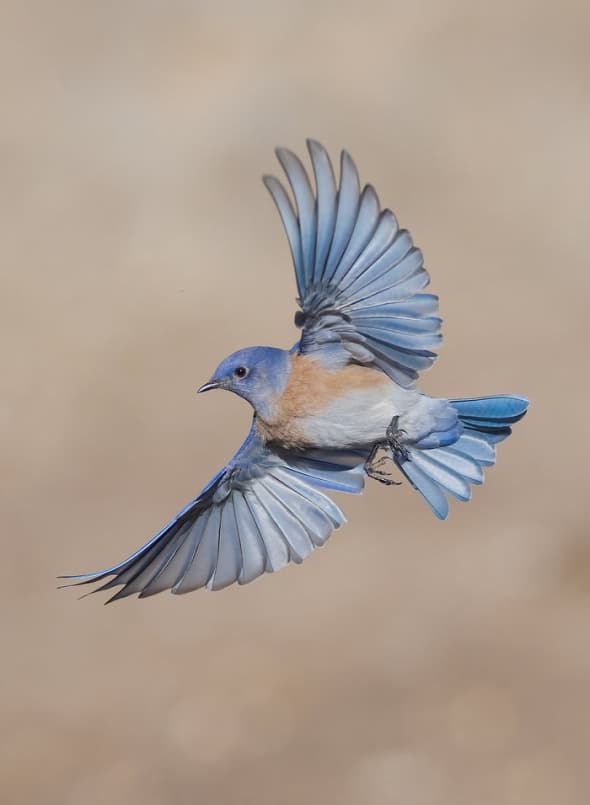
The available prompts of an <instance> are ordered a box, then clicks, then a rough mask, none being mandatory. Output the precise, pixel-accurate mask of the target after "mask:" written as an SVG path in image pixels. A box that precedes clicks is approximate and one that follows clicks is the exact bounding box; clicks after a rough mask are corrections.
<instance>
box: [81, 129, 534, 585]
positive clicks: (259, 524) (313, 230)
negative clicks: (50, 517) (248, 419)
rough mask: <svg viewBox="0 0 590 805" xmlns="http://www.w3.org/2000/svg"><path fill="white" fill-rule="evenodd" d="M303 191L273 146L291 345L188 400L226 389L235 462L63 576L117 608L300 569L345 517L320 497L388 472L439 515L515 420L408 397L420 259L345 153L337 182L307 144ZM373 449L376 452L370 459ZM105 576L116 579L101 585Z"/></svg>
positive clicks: (491, 408) (467, 492)
mask: <svg viewBox="0 0 590 805" xmlns="http://www.w3.org/2000/svg"><path fill="white" fill-rule="evenodd" d="M307 146H308V149H309V153H310V157H311V164H312V167H313V174H314V178H315V193H314V191H313V190H312V185H311V183H310V180H309V178H308V175H307V173H306V171H305V169H304V167H303V165H302V163H301V162H300V160H299V159H298V157H297V156H295V154H293V153H291V152H290V151H287V150H285V149H282V148H280V149H277V152H276V153H277V156H278V159H279V161H280V163H281V165H282V167H283V169H284V171H285V174H286V176H287V179H288V183H289V185H290V188H291V192H292V196H293V201H294V203H293V201H292V200H291V199H290V197H289V194H288V192H287V190H286V189H285V187H283V185H282V184H281V183H280V182H279V181H278V180H277V179H276V178H274V177H272V176H266V177H264V183H265V185H266V187H267V188H268V190H269V191H270V194H271V196H272V198H273V200H274V202H275V204H276V206H277V208H278V211H279V214H280V216H281V219H282V222H283V226H284V228H285V232H286V234H287V238H288V240H289V246H290V248H291V255H292V258H293V264H294V267H295V278H296V282H297V290H298V300H297V301H298V304H299V307H300V310H299V311H298V312H297V314H296V315H295V324H296V325H297V326H298V327H299V328H301V330H302V332H301V338H300V340H299V342H298V343H297V344H296V345H295V346H294V347H293V348H292V349H291V350H289V351H287V350H283V349H276V348H274V347H250V348H248V349H242V350H239V351H238V352H235V353H234V354H233V355H230V356H229V357H228V358H226V359H225V360H224V361H222V362H221V363H220V365H219V366H218V367H217V369H216V370H215V372H214V373H213V376H212V377H211V379H210V380H209V381H208V382H207V383H205V384H204V385H203V386H201V388H200V389H199V391H201V392H202V391H207V390H209V389H226V390H227V391H232V392H233V393H234V394H237V395H239V396H240V397H243V398H244V399H245V400H246V401H247V402H249V403H250V405H251V406H252V408H253V409H254V416H253V420H252V426H251V428H250V432H249V434H248V436H247V437H246V440H245V442H244V444H243V445H242V446H241V447H240V449H239V450H238V452H237V453H236V455H235V456H234V457H233V458H232V459H231V461H230V462H229V463H228V464H227V465H226V466H225V467H224V468H223V469H222V470H221V472H219V473H218V474H217V475H216V476H215V477H214V478H213V480H212V481H211V482H210V483H209V484H208V485H207V486H206V487H205V489H203V491H202V492H201V493H200V494H199V495H198V496H197V497H196V498H195V499H194V500H193V501H192V502H191V503H189V504H188V506H186V507H185V508H184V509H183V510H182V511H181V512H179V514H177V515H176V517H175V518H174V519H173V520H172V521H171V522H170V523H168V525H166V526H165V527H164V528H163V529H162V530H161V531H160V532H159V533H158V534H156V536H155V537H153V539H152V540H150V542H148V543H147V544H146V545H144V546H143V547H142V548H140V549H139V550H138V551H137V552H136V553H134V554H133V555H132V556H130V557H129V558H128V559H126V560H125V561H123V562H121V563H120V564H118V565H114V566H113V567H111V568H109V569H108V570H104V571H101V572H98V573H90V574H85V575H81V576H68V577H65V578H69V579H73V580H74V582H75V583H78V584H87V583H90V582H98V581H102V580H103V579H108V581H107V582H106V583H105V584H103V585H102V586H101V587H99V588H98V589H100V590H105V589H110V588H113V587H117V586H121V589H120V590H119V591H118V592H117V593H116V594H115V595H114V596H112V598H110V599H109V600H110V601H113V600H115V599H118V598H124V597H125V596H128V595H131V594H133V593H139V597H140V598H143V597H146V596H149V595H153V594H155V593H158V592H161V591H163V590H166V589H171V590H172V592H173V593H185V592H189V591H190V590H195V589H197V588H199V587H206V588H207V589H209V590H219V589H221V588H222V587H227V586H228V585H229V584H232V583H233V582H236V581H237V582H238V583H239V584H246V583H248V582H250V581H252V580H253V579H255V578H257V577H258V576H260V575H261V574H262V573H265V572H272V571H275V570H279V569H280V568H281V567H283V566H284V565H286V564H287V563H288V562H289V561H291V560H292V561H294V562H301V561H302V560H303V559H305V557H306V556H308V555H309V554H310V553H311V552H312V551H313V550H314V548H316V547H319V546H321V545H323V544H324V542H325V541H326V540H327V538H328V537H329V536H330V534H331V532H332V531H333V530H334V529H335V528H338V527H339V526H340V525H342V524H343V523H344V522H345V518H344V515H343V514H342V512H341V511H340V509H339V507H338V506H336V504H335V503H333V502H332V500H330V498H328V497H327V496H326V495H325V494H324V493H323V492H322V491H320V490H322V489H328V490H336V491H340V492H352V493H359V492H361V491H362V489H363V486H364V481H365V478H366V477H369V478H374V479H376V480H378V481H381V482H382V483H385V484H393V483H397V482H396V481H394V480H393V479H392V478H391V476H390V474H389V473H388V472H387V471H386V469H385V467H386V466H387V465H388V463H389V464H390V465H392V466H395V467H397V469H398V470H399V471H400V472H401V474H402V475H403V476H405V477H406V478H407V479H408V481H409V482H410V484H411V485H412V486H413V487H414V488H415V489H416V490H417V491H418V492H419V493H420V494H421V495H422V496H423V498H424V499H425V500H426V502H427V503H428V505H429V506H430V508H431V509H432V511H433V512H434V514H435V515H436V516H437V517H439V518H441V519H444V518H445V517H446V516H447V513H448V500H447V496H448V495H450V496H452V497H454V498H457V499H458V500H463V501H466V500H469V498H470V496H471V485H472V484H481V483H482V481H483V467H486V466H491V465H492V464H494V462H495V456H496V444H497V443H498V442H500V441H502V440H503V439H505V438H506V437H507V436H508V435H509V434H510V432H511V425H513V424H514V423H515V422H518V420H519V419H521V417H523V416H524V414H525V412H526V409H527V406H528V401H527V400H526V399H525V398H524V397H517V396H512V395H499V396H494V397H479V398H470V399H460V400H459V399H458V400H447V399H436V398H432V397H428V396H427V395H425V394H422V393H421V392H420V391H418V390H417V389H416V388H415V381H416V379H417V377H418V373H419V371H420V370H423V369H427V368H428V367H429V366H431V365H432V363H433V362H434V360H435V359H436V354H435V353H434V352H433V351H432V350H433V349H434V348H436V347H437V346H438V344H439V342H440V339H441V335H440V324H441V320H440V318H438V317H437V315H436V313H437V309H438V298H437V297H436V296H433V295H432V294H428V293H422V291H423V289H424V288H425V287H426V286H427V285H428V282H429V276H428V274H427V272H426V270H425V269H424V266H423V260H422V253H421V252H420V250H419V249H417V248H415V247H414V245H413V242H412V238H411V237H410V234H409V232H407V231H406V230H404V229H400V228H399V226H398V222H397V220H396V218H395V216H394V214H393V213H392V212H391V211H390V210H388V209H385V210H382V209H381V207H380V204H379V200H378V198H377V194H376V192H375V190H374V189H373V187H372V186H371V185H366V186H365V187H364V188H363V189H362V191H361V188H360V184H359V178H358V174H357V170H356V167H355V165H354V162H353V161H352V159H351V157H350V155H349V154H348V153H347V152H346V151H343V152H342V154H341V159H340V181H339V184H338V185H337V183H336V180H335V177H334V172H333V169H332V165H331V163H330V159H329V157H328V154H327V152H326V151H325V149H324V148H323V147H322V146H321V145H320V144H319V143H317V142H315V141H313V140H309V141H308V143H307ZM380 453H381V457H380V458H378V455H379V454H380ZM111 577H112V578H111Z"/></svg>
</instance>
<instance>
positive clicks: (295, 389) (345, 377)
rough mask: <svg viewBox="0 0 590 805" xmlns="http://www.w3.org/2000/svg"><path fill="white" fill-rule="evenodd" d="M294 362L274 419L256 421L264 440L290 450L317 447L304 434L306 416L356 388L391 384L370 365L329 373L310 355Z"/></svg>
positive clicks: (298, 356) (296, 356)
mask: <svg viewBox="0 0 590 805" xmlns="http://www.w3.org/2000/svg"><path fill="white" fill-rule="evenodd" d="M291 360H292V363H291V373H290V375H289V380H288V382H287V386H286V387H285V390H284V392H283V394H282V395H281V397H280V398H279V399H278V401H277V405H276V414H275V416H273V418H272V420H270V421H265V420H262V419H260V418H258V420H257V429H258V432H259V434H260V435H261V436H262V438H263V439H265V441H268V442H273V443H275V444H277V445H279V446H280V447H283V448H285V449H288V450H305V449H309V448H311V447H313V446H314V445H313V443H311V442H310V440H309V438H308V436H307V434H306V433H305V419H306V418H307V417H312V416H313V415H314V414H316V413H318V412H320V411H323V410H325V409H326V408H328V406H329V405H330V404H331V403H332V402H334V400H337V399H338V398H339V397H342V396H344V395H345V394H348V393H349V392H351V391H354V390H355V389H368V388H374V387H376V386H383V387H384V388H385V387H386V386H388V385H389V382H390V381H389V379H388V377H387V376H386V375H385V374H383V373H382V372H380V371H378V370H376V369H370V368H369V367H367V366H358V365H356V364H350V365H348V366H344V367H342V368H341V369H335V370H333V371H330V370H328V369H326V368H324V367H323V366H322V365H321V364H320V363H319V362H318V361H316V360H314V359H313V358H310V357H308V356H304V355H294V356H293V357H292V359H291ZM359 413H360V412H359Z"/></svg>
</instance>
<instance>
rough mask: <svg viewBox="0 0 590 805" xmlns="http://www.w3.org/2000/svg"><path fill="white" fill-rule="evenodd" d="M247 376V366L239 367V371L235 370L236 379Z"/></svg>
mask: <svg viewBox="0 0 590 805" xmlns="http://www.w3.org/2000/svg"><path fill="white" fill-rule="evenodd" d="M247 374H248V370H247V369H246V367H245V366H238V368H237V369H234V375H235V376H236V377H240V378H241V377H246V375H247Z"/></svg>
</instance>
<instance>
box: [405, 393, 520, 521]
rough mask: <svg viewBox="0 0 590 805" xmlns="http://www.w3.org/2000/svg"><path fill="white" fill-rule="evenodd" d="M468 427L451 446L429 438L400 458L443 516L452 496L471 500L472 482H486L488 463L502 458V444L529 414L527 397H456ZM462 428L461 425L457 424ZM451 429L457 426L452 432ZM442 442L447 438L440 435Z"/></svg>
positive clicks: (412, 480) (414, 482)
mask: <svg viewBox="0 0 590 805" xmlns="http://www.w3.org/2000/svg"><path fill="white" fill-rule="evenodd" d="M449 405H450V406H451V407H452V408H454V409H455V411H456V412H457V415H458V420H459V423H460V425H461V426H462V428H461V431H460V435H459V436H458V438H456V439H455V440H453V442H452V443H451V444H447V445H446V446H437V447H428V445H429V444H431V442H429V441H428V440H427V439H423V440H421V443H420V444H419V445H418V444H415V445H408V446H406V452H407V457H405V456H403V455H402V454H401V453H400V454H398V455H397V456H396V457H395V460H396V463H397V465H398V467H399V468H400V470H401V471H402V473H403V474H404V475H405V476H406V478H407V479H408V480H409V481H410V483H411V484H412V486H413V487H414V488H415V489H417V490H418V492H420V494H421V495H422V497H423V498H424V499H425V500H426V502H427V503H428V505H429V506H430V508H431V509H432V511H433V512H434V514H435V515H436V516H437V517H438V518H439V519H441V520H444V519H446V517H447V515H448V513H449V502H448V496H451V497H454V498H456V499H457V500H461V501H467V500H469V499H470V498H471V486H472V485H473V484H481V483H483V480H484V476H483V468H484V467H491V466H492V465H493V464H495V462H496V444H498V442H501V441H503V440H504V439H505V438H506V437H507V436H509V435H510V433H511V432H512V425H514V424H515V423H516V422H518V421H519V420H520V419H522V417H523V416H524V415H525V413H526V411H527V408H528V400H527V399H526V398H525V397H517V396H513V395H499V396H496V397H478V398H472V399H465V400H450V401H449ZM455 428H456V426H455ZM449 432H451V431H449ZM437 441H438V443H439V444H440V443H441V440H440V438H438V440H437Z"/></svg>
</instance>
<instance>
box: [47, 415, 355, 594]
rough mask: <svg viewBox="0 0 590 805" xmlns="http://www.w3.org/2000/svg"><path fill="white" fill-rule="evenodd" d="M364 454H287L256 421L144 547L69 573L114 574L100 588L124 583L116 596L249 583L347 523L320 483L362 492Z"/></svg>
mask: <svg viewBox="0 0 590 805" xmlns="http://www.w3.org/2000/svg"><path fill="white" fill-rule="evenodd" d="M359 460H360V459H359V458H358V457H356V458H355V457H354V456H352V457H348V460H347V459H346V458H344V457H342V456H339V457H331V456H327V455H326V456H324V457H310V456H307V457H299V456H293V455H291V454H285V455H281V454H279V453H277V452H274V451H273V450H271V449H270V448H269V447H267V446H266V445H264V444H263V443H262V441H261V440H260V439H259V437H258V435H257V433H256V429H255V425H254V421H253V423H252V428H251V429H250V433H249V434H248V437H247V438H246V441H245V442H244V444H243V445H242V447H241V448H240V449H239V450H238V452H237V453H236V455H235V456H234V458H233V459H232V460H231V461H230V462H229V464H228V465H227V466H226V467H225V468H224V469H223V470H222V471H221V472H220V473H218V475H216V476H215V478H213V480H212V481H211V482H210V483H209V484H208V485H207V486H206V487H205V489H204V490H203V491H202V492H201V493H200V494H199V496H198V497H197V498H195V500H193V501H192V503H189V505H188V506H186V507H185V508H184V509H183V510H182V511H181V512H179V514H177V516H176V517H175V518H174V519H173V520H172V521H171V522H170V523H168V525H167V526H165V527H164V528H163V529H162V531H160V532H159V534H156V536H155V537H153V539H151V540H150V541H149V542H148V543H147V544H146V545H144V546H143V548H140V549H139V550H138V551H137V552H136V553H134V554H133V555H132V556H130V557H129V558H128V559H125V561H123V562H121V563H120V564H118V565H115V566H114V567H111V568H109V569H108V570H103V571H100V572H98V573H89V574H86V575H81V576H64V577H62V578H66V579H69V580H70V581H72V582H73V583H74V584H89V583H92V582H98V581H102V580H103V579H106V578H109V577H113V578H110V579H109V581H107V582H106V584H103V585H102V586H101V587H99V588H98V589H97V590H94V591H93V592H98V591H99V590H108V589H111V588H113V587H117V586H119V585H122V588H121V589H120V590H119V591H118V592H117V593H115V595H114V596H112V598H110V599H109V601H115V600H117V599H119V598H125V597H126V596H128V595H132V594H133V593H139V597H140V598H145V597H146V596H149V595H154V594H155V593H159V592H162V591H163V590H168V589H170V590H172V592H173V593H177V594H179V593H188V592H190V591H191V590H196V589H198V588H199V587H206V588H207V589H209V590H220V589H221V588H223V587H227V586H228V585H230V584H233V583H234V582H236V581H237V582H238V583H239V584H247V583H248V582H250V581H253V580H254V579H255V578H257V577H258V576H260V575H261V574H262V573H270V572H273V571H275V570H279V569H280V568H282V567H284V566H285V565H286V564H288V562H290V561H293V562H298V563H299V562H302V561H303V559H305V557H306V556H309V554H310V553H311V552H312V551H313V550H314V549H315V548H317V547H319V546H321V545H323V544H324V542H325V541H326V540H327V539H328V537H329V536H330V534H331V533H332V531H333V530H334V529H335V528H338V527H339V526H340V525H342V524H343V523H344V522H346V520H345V517H344V515H343V513H342V512H341V511H340V509H339V508H338V506H336V504H335V503H333V502H332V501H331V500H330V499H329V498H328V497H326V495H324V494H323V493H322V492H320V491H319V489H318V488H326V489H333V490H337V491H341V492H353V493H357V492H360V491H361V490H362V488H363V484H364V472H363V470H362V464H361V465H359V464H358V462H359ZM107 603H108V602H107Z"/></svg>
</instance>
